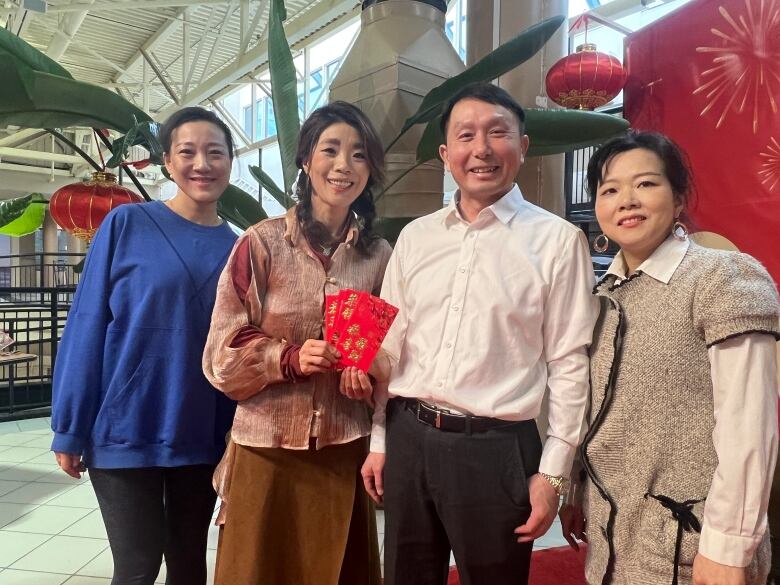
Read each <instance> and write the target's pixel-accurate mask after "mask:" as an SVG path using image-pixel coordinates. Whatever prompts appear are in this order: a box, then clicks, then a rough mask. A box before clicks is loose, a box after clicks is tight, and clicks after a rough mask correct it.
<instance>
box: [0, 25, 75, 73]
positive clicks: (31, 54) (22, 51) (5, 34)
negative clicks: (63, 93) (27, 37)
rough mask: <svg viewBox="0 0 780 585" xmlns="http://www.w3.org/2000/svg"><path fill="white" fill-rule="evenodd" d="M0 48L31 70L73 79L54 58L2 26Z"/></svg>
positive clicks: (0, 29)
mask: <svg viewBox="0 0 780 585" xmlns="http://www.w3.org/2000/svg"><path fill="white" fill-rule="evenodd" d="M0 49H2V50H4V51H5V52H7V53H9V54H10V55H12V56H14V57H15V58H17V59H18V60H19V61H21V62H22V63H24V64H25V65H26V66H27V67H29V68H30V69H32V70H33V71H41V72H43V73H50V74H52V75H57V76H58V77H65V78H67V79H73V76H72V75H71V74H70V72H69V71H68V70H67V69H65V68H64V67H63V66H62V65H60V64H59V63H57V62H56V61H55V60H54V59H51V58H50V57H47V56H46V55H45V54H44V53H41V52H40V51H39V50H38V49H36V48H35V47H33V46H32V45H30V44H29V43H27V42H25V41H23V40H22V39H20V38H19V37H17V36H16V35H15V34H13V33H12V32H11V31H9V30H6V29H4V28H0Z"/></svg>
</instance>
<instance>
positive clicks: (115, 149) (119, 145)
mask: <svg viewBox="0 0 780 585" xmlns="http://www.w3.org/2000/svg"><path fill="white" fill-rule="evenodd" d="M137 136H138V125H135V126H133V127H132V128H130V130H128V131H127V134H125V135H124V136H120V137H119V138H117V139H116V140H114V142H113V143H112V144H111V158H109V159H108V160H107V161H106V166H107V167H108V168H110V169H112V168H114V167H118V166H119V165H120V164H122V161H124V160H125V159H126V158H127V154H128V152H130V147H131V146H133V145H134V144H135V141H136V137H137Z"/></svg>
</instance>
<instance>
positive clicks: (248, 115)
mask: <svg viewBox="0 0 780 585" xmlns="http://www.w3.org/2000/svg"><path fill="white" fill-rule="evenodd" d="M244 132H246V135H247V136H252V106H251V105H249V106H245V107H244Z"/></svg>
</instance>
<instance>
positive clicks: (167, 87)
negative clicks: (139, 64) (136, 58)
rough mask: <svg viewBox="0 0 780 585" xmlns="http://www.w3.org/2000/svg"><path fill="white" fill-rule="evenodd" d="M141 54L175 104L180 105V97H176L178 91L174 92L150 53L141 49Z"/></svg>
mask: <svg viewBox="0 0 780 585" xmlns="http://www.w3.org/2000/svg"><path fill="white" fill-rule="evenodd" d="M141 54H142V55H143V56H144V59H146V62H147V63H148V64H149V67H151V68H152V71H154V74H155V75H156V76H157V79H159V80H160V81H161V82H162V84H163V87H164V88H165V91H167V92H168V94H169V95H170V96H171V99H172V100H173V101H174V103H175V104H177V105H178V104H179V96H178V95H176V90H174V89H173V87H172V86H171V84H170V83H168V80H167V79H165V75H163V72H162V71H161V70H160V68H159V67H158V66H157V63H155V61H154V59H153V58H152V56H151V55H150V54H149V53H147V52H146V50H144V49H141Z"/></svg>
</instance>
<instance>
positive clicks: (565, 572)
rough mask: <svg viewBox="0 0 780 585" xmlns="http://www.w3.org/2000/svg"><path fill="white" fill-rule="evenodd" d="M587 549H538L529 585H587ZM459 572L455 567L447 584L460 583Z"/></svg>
mask: <svg viewBox="0 0 780 585" xmlns="http://www.w3.org/2000/svg"><path fill="white" fill-rule="evenodd" d="M585 550H586V547H584V546H582V545H580V552H576V551H574V550H572V549H571V548H570V547H568V546H562V547H559V548H547V549H544V550H538V551H536V552H534V553H533V555H532V557H531V559H532V560H531V577H530V579H529V580H528V583H529V585H586V584H585ZM459 583H460V581H459V580H458V572H457V570H456V569H455V567H453V568H452V569H451V570H450V578H449V581H448V582H447V585H459Z"/></svg>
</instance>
